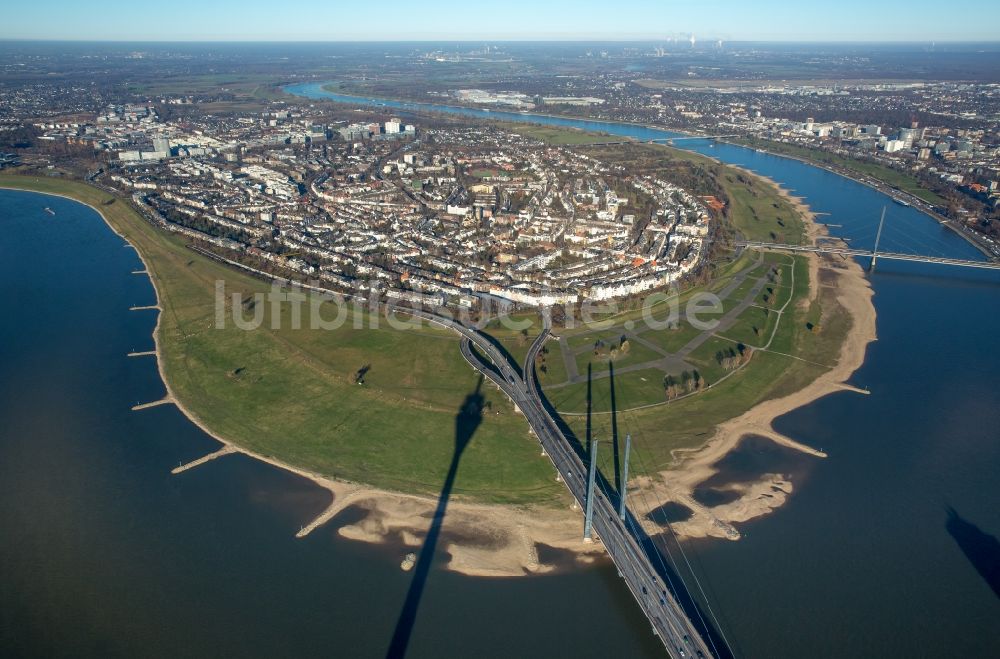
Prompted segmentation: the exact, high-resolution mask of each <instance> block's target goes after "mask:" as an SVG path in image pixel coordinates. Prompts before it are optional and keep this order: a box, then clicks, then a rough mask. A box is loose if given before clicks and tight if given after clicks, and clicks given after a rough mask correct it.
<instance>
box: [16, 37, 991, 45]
mask: <svg viewBox="0 0 1000 659" xmlns="http://www.w3.org/2000/svg"><path fill="white" fill-rule="evenodd" d="M484 41H488V42H491V43H498V44H502V43H656V42H677V43H680V44H684V43H685V42H686V40H685V39H682V38H679V37H619V38H603V39H599V38H587V37H549V38H541V37H534V38H488V37H479V38H467V39H454V38H432V37H426V38H412V39H244V38H233V39H230V38H219V39H74V38H61V37H52V38H49V37H4V36H0V43H10V42H14V43H18V42H19V43H39V42H41V43H120V44H193V43H231V44H264V43H266V44H285V43H288V44H291V43H296V44H365V43H456V44H458V43H462V44H464V43H480V42H484ZM719 41H721V42H723V43H724V44H751V43H753V44H758V43H765V44H767V43H774V44H827V45H832V44H859V45H878V44H899V45H903V44H979V45H987V44H988V45H1000V39H947V38H946V39H722V38H717V37H703V38H701V39H699V40H698V41H697V44H698V45H711V44H714V43H717V42H719Z"/></svg>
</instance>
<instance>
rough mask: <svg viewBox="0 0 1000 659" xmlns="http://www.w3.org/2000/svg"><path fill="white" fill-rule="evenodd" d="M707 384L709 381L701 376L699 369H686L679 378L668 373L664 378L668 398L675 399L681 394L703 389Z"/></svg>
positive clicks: (664, 388)
mask: <svg viewBox="0 0 1000 659" xmlns="http://www.w3.org/2000/svg"><path fill="white" fill-rule="evenodd" d="M707 386H708V382H706V381H705V378H703V377H701V373H699V372H698V369H694V370H692V371H684V372H683V373H681V375H680V378H679V379H678V378H675V377H674V376H673V375H670V374H667V375H666V376H664V378H663V390H664V393H666V395H667V400H673V399H675V398H679V397H680V396H685V395H687V394H692V393H694V392H696V391H701V390H702V389H704V388H705V387H707Z"/></svg>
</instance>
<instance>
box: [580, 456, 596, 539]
mask: <svg viewBox="0 0 1000 659" xmlns="http://www.w3.org/2000/svg"><path fill="white" fill-rule="evenodd" d="M596 480H597V440H596V439H592V440H590V470H589V472H588V473H587V496H586V501H585V504H586V506H587V513H586V517H585V518H584V521H583V541H584V542H593V541H594V539H593V537H591V532H592V531H593V528H594V483H595V482H596Z"/></svg>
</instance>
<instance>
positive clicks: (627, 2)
mask: <svg viewBox="0 0 1000 659" xmlns="http://www.w3.org/2000/svg"><path fill="white" fill-rule="evenodd" d="M998 25H1000V3H997V2H995V0H992V1H986V0H958V1H957V2H949V3H948V4H947V5H941V4H940V3H937V2H934V3H932V2H929V1H928V0H884V1H880V2H866V1H862V0H841V1H840V2H837V3H836V4H830V5H827V6H823V5H820V6H817V5H808V4H803V5H798V4H796V3H788V2H784V1H780V0H756V1H753V2H745V1H737V0H701V1H699V0H615V1H614V2H609V1H607V0H605V1H601V2H597V1H594V0H575V1H572V0H546V1H544V2H539V1H538V0H508V1H507V2H505V3H503V4H502V5H496V4H493V5H488V6H487V5H482V4H479V5H477V4H474V3H472V4H466V3H454V2H441V1H439V0H424V2H420V3H418V2H412V1H403V0H381V1H379V2H376V3H361V4H357V3H344V2H337V3H335V2H331V1H330V0H287V1H286V2H279V3H276V2H273V0H267V1H264V0H218V1H213V2H205V1H204V0H174V1H172V2H169V3H164V4H155V3H138V2H134V1H129V2H125V1H123V0H105V1H104V2H102V3H99V4H91V3H81V2H78V1H76V0H51V1H50V2H47V3H40V4H34V3H25V2H19V3H15V4H11V5H10V6H8V7H7V8H6V9H4V21H3V25H2V26H0V39H51V40H63V39H71V40H84V41H88V40H95V41H104V40H108V41H437V40H442V41H445V40H447V41H511V40H521V41H526V40H616V41H617V40H652V41H656V40H664V41H665V40H666V39H667V38H668V37H675V38H676V37H679V36H686V35H689V34H694V35H695V38H696V39H699V40H703V41H707V40H716V39H723V40H738V41H916V42H920V41H926V42H930V41H940V42H945V41H998V40H1000V28H998V27H997V26H998Z"/></svg>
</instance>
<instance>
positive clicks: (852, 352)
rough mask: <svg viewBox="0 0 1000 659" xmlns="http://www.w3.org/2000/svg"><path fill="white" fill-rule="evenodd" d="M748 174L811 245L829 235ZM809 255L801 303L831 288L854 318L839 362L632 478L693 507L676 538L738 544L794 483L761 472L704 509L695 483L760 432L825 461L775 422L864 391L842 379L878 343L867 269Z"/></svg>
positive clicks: (658, 498)
mask: <svg viewBox="0 0 1000 659" xmlns="http://www.w3.org/2000/svg"><path fill="white" fill-rule="evenodd" d="M743 171H748V170H743ZM748 173H751V174H753V172H748ZM753 175H754V176H757V177H758V178H762V179H764V180H766V181H768V182H769V183H770V184H771V185H774V186H775V187H776V188H778V190H779V191H780V192H781V194H782V196H783V197H785V198H786V199H787V200H788V201H789V202H791V203H792V205H793V206H794V207H795V208H796V210H798V211H799V212H800V213H802V216H803V218H805V222H806V232H807V236H808V237H809V239H810V240H817V239H821V238H823V237H824V236H825V235H826V227H825V226H823V225H821V224H819V223H817V222H816V218H815V215H814V214H813V213H812V212H811V210H810V209H809V207H808V206H806V204H805V203H804V201H803V200H802V199H801V198H798V197H794V196H792V195H791V194H790V193H789V192H788V191H787V190H784V189H783V188H781V186H779V185H778V184H777V183H775V182H774V181H772V180H770V179H768V178H767V177H763V176H760V175H759V174H753ZM808 258H809V298H808V300H802V301H800V302H799V304H803V305H805V304H808V302H811V301H812V300H815V299H816V297H817V296H818V295H819V293H820V288H821V287H828V288H830V289H832V291H833V293H834V295H835V298H836V300H837V303H838V305H839V306H840V309H841V310H842V311H843V313H846V314H847V315H848V317H849V318H850V320H851V324H850V328H849V330H848V332H847V336H846V338H845V340H844V343H843V345H842V346H841V349H840V353H839V355H838V358H837V362H836V364H834V365H833V368H831V369H830V370H828V371H826V372H824V373H823V374H822V375H820V376H819V377H818V378H816V379H815V380H814V381H813V382H811V383H810V384H808V385H807V386H805V387H803V388H802V389H800V390H798V391H796V392H794V393H792V394H789V395H787V396H784V397H782V398H775V399H772V400H766V401H764V402H762V403H760V404H758V405H756V406H754V407H753V408H752V409H750V410H748V411H747V412H745V413H744V414H741V415H740V416H738V417H736V418H733V419H730V420H729V421H726V422H724V423H722V424H720V425H719V426H717V427H716V430H715V433H714V434H713V435H712V437H711V438H710V439H709V440H708V442H707V443H706V444H705V445H704V446H703V447H701V448H699V449H693V450H678V451H675V453H674V457H675V460H676V462H677V464H676V466H674V467H672V468H671V469H668V470H665V471H662V472H660V473H659V474H658V477H656V478H642V479H636V483H635V484H634V487H637V488H639V489H643V490H646V491H648V492H649V493H650V494H651V495H652V496H647V497H645V498H646V499H649V500H651V501H655V502H674V503H677V504H680V505H682V506H685V507H686V508H689V509H690V510H691V516H690V518H688V519H686V520H684V521H682V522H676V523H674V524H673V528H674V531H675V532H676V533H677V534H678V535H681V536H686V537H706V536H712V537H721V538H729V539H733V540H735V539H738V538H739V532H738V531H737V530H736V528H735V527H733V524H735V523H739V522H745V521H747V520H750V519H753V518H755V517H759V516H761V515H765V514H767V513H769V512H771V511H772V510H774V509H775V508H777V507H779V506H781V505H782V504H783V503H784V502H785V500H786V499H787V498H788V496H789V495H790V494H791V493H792V490H793V487H794V485H793V484H792V483H791V482H790V481H789V480H788V479H787V478H786V477H785V476H784V475H782V474H776V473H767V474H763V475H762V476H761V477H760V478H759V479H758V480H757V481H756V482H753V483H741V484H736V485H734V486H733V487H732V490H734V491H738V492H739V495H740V496H739V498H737V499H736V500H735V501H732V502H729V503H726V504H723V505H719V506H714V507H708V506H704V505H701V504H699V503H698V502H697V501H695V500H694V498H693V497H692V494H693V492H694V490H695V488H696V487H697V486H698V485H699V484H701V483H703V482H704V481H706V480H708V479H709V478H710V477H711V476H713V475H714V474H716V473H717V472H718V469H717V468H716V466H715V465H716V464H717V463H718V462H719V461H720V460H721V459H722V458H723V457H725V456H726V455H727V454H728V453H729V452H730V451H732V450H733V449H735V448H736V446H737V445H738V444H739V443H740V440H742V439H743V438H744V437H746V436H748V435H761V436H763V437H767V438H768V439H770V440H772V441H774V442H775V443H777V444H779V445H782V446H785V447H787V448H791V449H794V450H798V451H801V452H804V453H807V454H809V455H813V456H815V457H819V458H822V457H826V454H824V453H823V452H822V451H819V450H817V449H815V448H813V447H810V446H807V445H805V444H802V443H801V442H798V441H796V440H794V439H792V438H790V437H786V436H785V435H782V434H780V433H778V432H777V431H775V430H774V427H773V422H774V420H775V419H777V418H778V417H780V416H782V415H784V414H787V413H788V412H791V411H792V410H795V409H797V408H800V407H803V406H805V405H808V404H810V403H812V402H813V401H816V400H818V399H820V398H822V397H824V396H826V395H828V394H831V393H835V392H838V391H844V390H848V391H856V392H859V393H863V392H861V391H860V390H858V389H856V388H855V387H852V386H851V385H848V384H847V381H848V379H850V377H851V375H853V373H854V372H855V371H856V370H857V369H858V368H860V367H861V365H862V364H864V360H865V352H866V351H867V349H868V344H869V343H871V342H872V341H875V340H876V339H877V337H876V326H875V306H874V305H873V304H872V295H873V291H872V288H871V285H870V283H869V281H868V278H867V277H866V276H865V273H864V270H863V269H862V268H861V266H860V265H858V264H857V262H855V261H854V260H853V259H846V260H842V259H839V258H837V259H835V260H829V259H828V258H827V257H823V256H820V255H818V254H810V255H808ZM821 274H822V276H821ZM824 280H825V281H824ZM636 499H640V497H636ZM636 499H633V501H635V500H636ZM657 505H658V504H657ZM636 512H637V514H638V515H639V516H640V517H642V516H644V515H645V514H647V513H649V512H652V510H651V509H650V510H642V509H637V510H636ZM649 525H650V531H651V532H653V531H657V530H658V529H657V528H656V527H655V525H653V524H652V523H651V522H650V523H649Z"/></svg>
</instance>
